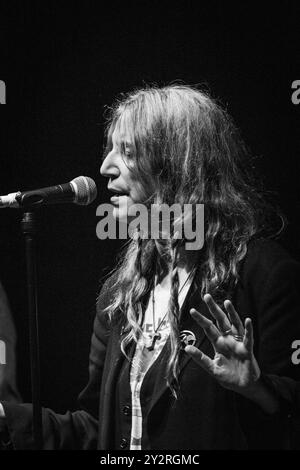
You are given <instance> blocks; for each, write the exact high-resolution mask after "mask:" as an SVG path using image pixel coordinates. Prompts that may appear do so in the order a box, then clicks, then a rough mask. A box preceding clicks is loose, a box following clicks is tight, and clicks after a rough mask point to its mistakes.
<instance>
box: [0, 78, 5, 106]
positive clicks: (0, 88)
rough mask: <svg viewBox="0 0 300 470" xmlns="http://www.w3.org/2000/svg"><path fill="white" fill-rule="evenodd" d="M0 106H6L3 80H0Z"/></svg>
mask: <svg viewBox="0 0 300 470" xmlns="http://www.w3.org/2000/svg"><path fill="white" fill-rule="evenodd" d="M0 104H6V85H5V82H4V81H3V80H0Z"/></svg>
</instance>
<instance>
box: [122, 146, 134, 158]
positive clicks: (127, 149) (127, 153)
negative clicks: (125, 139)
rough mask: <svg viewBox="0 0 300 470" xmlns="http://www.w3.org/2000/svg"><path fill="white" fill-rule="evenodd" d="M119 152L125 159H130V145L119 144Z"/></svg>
mask: <svg viewBox="0 0 300 470" xmlns="http://www.w3.org/2000/svg"><path fill="white" fill-rule="evenodd" d="M121 152H122V154H123V155H124V156H125V157H127V158H131V157H132V148H131V146H130V145H128V144H126V143H122V144H121Z"/></svg>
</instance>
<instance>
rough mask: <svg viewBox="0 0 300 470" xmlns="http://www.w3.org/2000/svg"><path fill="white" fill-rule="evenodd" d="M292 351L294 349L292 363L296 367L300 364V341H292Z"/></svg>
mask: <svg viewBox="0 0 300 470" xmlns="http://www.w3.org/2000/svg"><path fill="white" fill-rule="evenodd" d="M292 349H295V351H294V352H293V354H292V363H293V364H294V365H295V366H297V365H298V364H300V339H295V341H293V343H292Z"/></svg>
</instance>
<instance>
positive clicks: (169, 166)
mask: <svg viewBox="0 0 300 470" xmlns="http://www.w3.org/2000/svg"><path fill="white" fill-rule="evenodd" d="M115 129H117V130H118V129H119V130H122V129H125V130H126V132H127V133H129V135H130V138H131V142H132V144H133V153H132V156H131V163H130V168H131V170H132V172H133V173H134V174H135V176H136V177H137V179H138V180H139V182H140V183H141V185H142V186H143V187H144V188H151V191H149V190H148V193H147V198H146V201H144V203H146V204H149V207H150V204H154V203H155V204H163V203H164V204H168V205H172V204H174V203H177V204H180V205H181V206H183V204H193V205H195V204H204V211H205V231H204V233H205V243H204V247H203V248H202V250H200V251H199V254H198V256H197V257H196V264H197V269H198V270H199V272H200V279H201V294H202V295H204V294H205V293H207V292H209V293H210V294H212V295H213V296H214V298H215V299H216V300H217V302H219V303H220V304H221V302H223V301H224V299H225V298H228V295H229V291H230V289H231V288H233V287H234V286H235V285H236V283H237V281H238V277H239V274H238V272H239V265H240V263H241V261H242V260H243V259H244V257H245V255H246V252H247V244H248V242H249V240H250V239H251V238H253V237H254V236H257V235H259V234H264V235H265V234H266V233H271V232H270V227H271V223H270V220H272V217H270V214H272V213H273V214H274V213H275V212H276V211H275V210H273V207H272V205H271V204H270V203H267V202H266V200H265V198H264V196H263V195H262V192H261V191H260V190H259V189H258V187H257V184H254V179H253V177H252V166H253V158H252V157H251V154H250V152H249V151H248V149H247V147H246V145H245V143H244V141H243V139H242V138H241V135H240V133H239V131H238V129H237V128H236V126H235V125H234V123H233V121H232V119H231V117H230V116H229V114H228V113H227V112H226V111H225V110H224V109H223V107H222V106H220V105H219V104H218V102H217V101H216V100H214V99H212V98H211V97H210V96H209V95H208V94H207V93H206V92H204V91H201V90H199V89H198V88H196V87H190V86H184V85H170V86H166V87H163V88H159V87H156V86H153V87H146V88H144V89H140V90H137V91H134V92H133V93H130V94H127V95H123V96H122V98H121V99H120V100H118V101H117V102H116V104H115V105H114V106H113V107H112V108H111V109H110V116H109V119H108V126H107V145H106V151H105V153H104V156H105V155H106V154H107V153H108V152H109V151H110V150H111V148H112V133H113V131H114V130H115ZM184 241H185V240H184V239H181V240H177V239H176V238H175V237H174V238H173V237H172V236H170V239H168V240H162V239H156V240H153V239H151V238H149V239H144V238H143V237H142V236H141V235H140V234H138V236H137V237H136V238H135V239H130V240H129V241H128V242H127V243H126V244H125V247H124V249H123V251H122V254H121V256H120V258H119V262H118V264H117V267H116V268H115V270H114V271H115V272H114V276H115V277H114V279H115V287H116V289H114V292H115V296H114V298H113V299H112V301H111V303H110V305H109V306H108V307H107V312H108V313H109V316H110V318H111V319H112V320H113V319H115V320H117V321H121V322H122V324H123V335H122V340H121V349H122V351H123V353H124V354H125V355H126V346H127V345H129V343H131V342H132V340H133V341H135V342H137V341H138V339H139V337H140V335H141V334H142V323H143V316H144V312H145V308H146V305H147V300H148V298H149V294H150V292H151V290H152V289H153V287H154V279H155V276H156V275H158V276H160V275H162V274H163V273H165V272H168V271H170V272H171V291H170V299H169V305H168V320H169V322H170V344H169V346H170V355H169V360H168V363H167V365H166V378H167V382H168V384H169V386H170V387H171V390H172V392H173V394H174V395H175V396H176V389H177V386H178V358H179V354H180V349H181V345H180V339H179V334H180V331H179V305H178V288H179V277H178V259H179V258H178V253H179V249H180V247H181V246H182V244H183V243H184Z"/></svg>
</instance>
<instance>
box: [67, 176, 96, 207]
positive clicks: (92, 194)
mask: <svg viewBox="0 0 300 470" xmlns="http://www.w3.org/2000/svg"><path fill="white" fill-rule="evenodd" d="M70 184H71V185H72V187H73V189H74V192H75V199H74V203H75V204H79V205H81V206H87V205H88V204H91V202H93V201H94V200H95V199H96V197H97V186H96V184H95V181H94V180H93V179H92V178H90V177H89V176H77V178H74V179H73V180H72V181H70Z"/></svg>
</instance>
